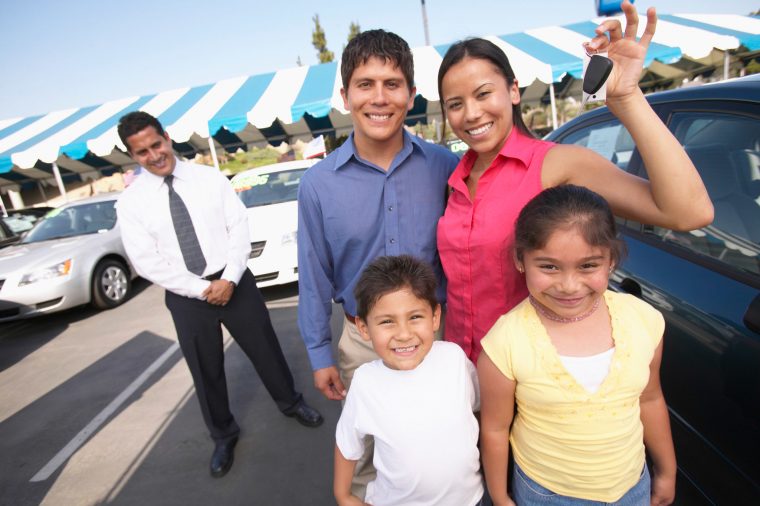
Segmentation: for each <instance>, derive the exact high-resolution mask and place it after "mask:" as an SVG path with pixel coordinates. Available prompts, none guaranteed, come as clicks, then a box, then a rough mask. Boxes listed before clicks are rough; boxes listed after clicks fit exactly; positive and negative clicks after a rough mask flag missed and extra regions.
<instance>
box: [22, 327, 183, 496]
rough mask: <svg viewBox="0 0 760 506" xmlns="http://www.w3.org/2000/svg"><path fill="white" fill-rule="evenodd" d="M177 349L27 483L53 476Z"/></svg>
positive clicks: (171, 349)
mask: <svg viewBox="0 0 760 506" xmlns="http://www.w3.org/2000/svg"><path fill="white" fill-rule="evenodd" d="M178 349H179V343H176V342H175V343H174V344H172V345H171V346H170V347H169V348H168V349H167V350H166V351H165V352H164V353H163V354H162V355H161V356H160V357H158V358H157V359H156V360H155V361H154V362H153V363H152V364H150V366H148V368H147V369H145V371H143V372H142V374H140V376H138V377H137V379H135V380H134V381H133V382H132V383H131V384H130V385H129V386H128V387H127V388H125V389H124V390H123V391H122V392H121V393H120V394H119V395H118V396H116V398H115V399H114V400H113V401H111V403H110V404H109V405H108V406H106V407H105V408H104V409H103V411H101V412H100V413H98V414H97V416H96V417H95V418H93V419H92V421H91V422H90V423H88V424H87V426H86V427H85V428H84V429H82V430H81V431H80V432H79V434H77V435H76V436H74V439H72V440H71V441H69V443H68V444H67V445H66V446H64V447H63V449H62V450H61V451H59V452H58V453H57V454H56V456H55V457H53V458H52V459H51V460H50V462H48V463H47V464H45V466H44V467H43V468H42V469H40V470H39V471H38V472H37V474H35V475H34V476H32V479H31V480H29V481H31V482H36V481H44V480H47V479H48V478H50V475H51V474H53V473H54V472H55V471H56V470H57V469H58V468H59V467H60V466H61V465H62V464H63V463H64V462H66V460H68V459H69V457H71V456H72V455H73V454H74V452H76V451H77V450H78V449H79V447H80V446H82V445H83V444H84V443H85V442H86V441H87V439H88V438H89V437H90V436H91V435H92V434H93V433H94V432H95V431H96V430H98V428H99V427H100V426H101V425H103V423H104V422H105V421H106V420H108V418H109V417H110V416H111V415H112V414H113V413H114V412H115V411H116V410H117V409H119V407H120V406H121V405H122V404H124V402H125V401H126V400H127V399H129V397H130V396H131V395H132V394H133V393H135V392H136V391H137V389H138V388H140V387H141V386H142V384H143V383H145V382H146V381H147V380H148V378H149V377H150V375H151V374H153V373H154V372H156V371H157V370H158V369H159V368H160V367H161V366H162V365H163V364H164V363H165V362H166V361H167V360H169V357H171V356H172V354H174V352H176V351H177V350H178Z"/></svg>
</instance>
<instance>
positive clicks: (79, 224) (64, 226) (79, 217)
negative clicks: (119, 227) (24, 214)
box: [21, 200, 116, 243]
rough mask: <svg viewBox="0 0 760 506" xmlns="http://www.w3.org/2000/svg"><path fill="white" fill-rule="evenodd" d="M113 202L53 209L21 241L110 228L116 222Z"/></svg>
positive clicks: (57, 237) (95, 231) (67, 235)
mask: <svg viewBox="0 0 760 506" xmlns="http://www.w3.org/2000/svg"><path fill="white" fill-rule="evenodd" d="M115 203H116V201H115V200H106V201H103V202H94V203H92V204H80V205H75V206H68V207H61V208H58V209H53V210H52V211H50V212H49V213H48V214H47V215H46V216H45V219H44V220H42V221H40V222H38V223H37V224H36V225H35V226H34V228H33V229H32V230H30V231H29V233H28V234H27V235H26V237H24V239H23V240H22V241H21V242H22V243H32V242H40V241H48V240H50V239H59V238H62V237H73V236H77V235H84V234H94V233H97V232H100V231H104V230H110V229H112V228H113V227H114V225H115V224H116V209H114V204H115Z"/></svg>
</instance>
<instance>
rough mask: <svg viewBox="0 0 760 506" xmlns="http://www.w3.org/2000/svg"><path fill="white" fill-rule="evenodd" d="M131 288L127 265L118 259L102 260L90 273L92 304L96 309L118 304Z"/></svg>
mask: <svg viewBox="0 0 760 506" xmlns="http://www.w3.org/2000/svg"><path fill="white" fill-rule="evenodd" d="M131 288H132V284H131V281H130V278H129V272H128V271H127V267H126V266H125V265H124V264H123V263H122V262H119V261H118V260H103V261H102V262H100V263H99V264H98V265H97V266H96V267H95V271H94V272H93V274H92V305H93V306H95V307H96V308H98V309H110V308H112V307H116V306H119V305H121V304H122V303H123V302H124V301H125V300H127V297H129V293H130V290H131Z"/></svg>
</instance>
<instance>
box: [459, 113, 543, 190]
mask: <svg viewBox="0 0 760 506" xmlns="http://www.w3.org/2000/svg"><path fill="white" fill-rule="evenodd" d="M529 140H530V137H528V136H527V135H525V134H524V133H522V132H520V130H518V128H517V127H516V126H514V125H512V130H511V131H510V132H509V136H507V140H506V141H505V142H504V145H503V146H502V147H501V149H500V150H499V153H498V154H497V155H496V156H497V158H498V157H500V156H501V157H504V158H516V159H518V160H520V161H521V162H522V163H523V164H524V165H525V166H528V165H530V161H531V160H532V159H533V145H532V143H530V142H526V141H529ZM477 157H478V154H477V153H476V152H475V151H473V150H472V149H468V150H467V152H466V153H465V154H464V156H463V157H462V163H461V167H462V168H464V169H465V172H466V174H462V176H464V177H467V176H469V175H470V171H471V170H472V166H473V165H474V164H475V160H476V159H477Z"/></svg>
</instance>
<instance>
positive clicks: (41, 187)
mask: <svg viewBox="0 0 760 506" xmlns="http://www.w3.org/2000/svg"><path fill="white" fill-rule="evenodd" d="M37 189H38V190H39V191H40V195H42V200H44V201H45V202H47V200H48V198H47V193H46V192H45V187H44V185H43V184H42V181H39V180H37Z"/></svg>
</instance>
